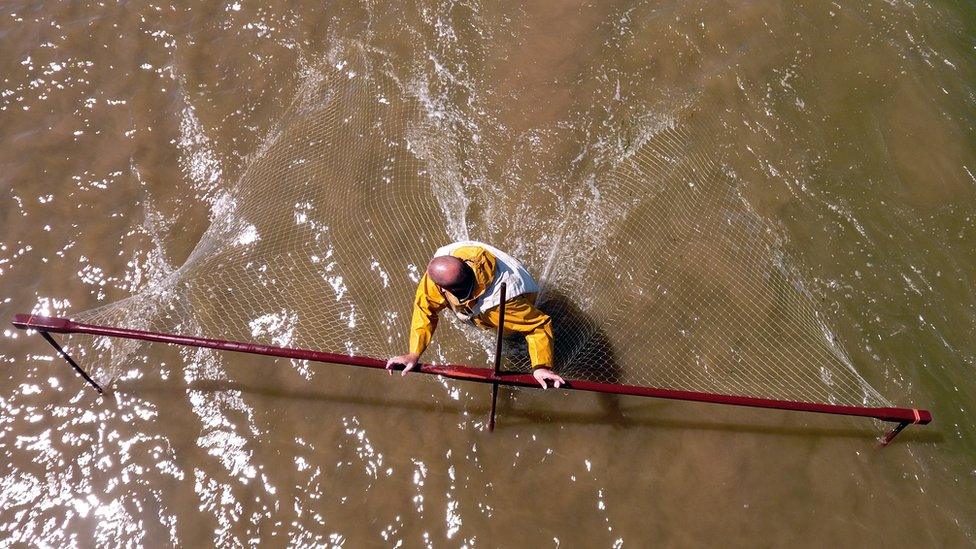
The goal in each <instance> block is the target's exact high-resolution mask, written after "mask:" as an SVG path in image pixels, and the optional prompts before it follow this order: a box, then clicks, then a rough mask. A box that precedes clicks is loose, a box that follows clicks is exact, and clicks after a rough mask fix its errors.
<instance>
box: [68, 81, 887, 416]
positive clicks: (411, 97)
mask: <svg viewBox="0 0 976 549" xmlns="http://www.w3.org/2000/svg"><path fill="white" fill-rule="evenodd" d="M428 113H429V109H425V108H424V107H423V105H422V102H421V101H420V99H418V95H417V94H412V93H410V91H409V90H408V89H407V87H406V86H404V85H403V84H402V83H401V82H399V81H398V80H396V79H395V78H394V77H392V76H389V75H388V74H385V73H384V72H383V71H379V70H368V68H363V67H359V68H357V70H355V71H353V70H352V69H350V67H348V66H345V67H340V68H331V69H330V70H327V71H324V72H323V74H321V75H320V77H318V78H315V79H310V81H309V82H307V83H306V84H305V85H304V86H303V87H302V89H301V90H300V91H299V93H298V94H297V97H296V98H295V99H294V101H293V103H292V105H291V107H290V108H289V109H288V111H287V113H286V115H285V116H284V117H283V119H282V120H281V121H280V122H279V124H278V125H277V127H276V128H275V129H274V131H272V132H271V134H270V135H269V136H268V138H267V139H266V142H265V143H264V145H263V146H262V147H261V149H260V150H259V151H257V152H256V153H255V155H254V157H253V159H252V160H251V161H250V162H249V164H248V166H247V168H246V170H245V171H244V173H243V175H242V176H241V178H240V180H239V181H238V183H237V184H236V185H235V186H234V187H233V188H232V189H231V190H230V191H229V192H228V194H227V195H226V196H225V197H224V198H223V199H221V200H219V201H218V202H217V205H216V206H215V208H214V212H213V218H212V223H211V225H210V227H209V229H208V230H207V231H206V232H205V234H204V235H203V236H202V238H200V241H199V242H198V243H197V245H196V247H195V249H193V251H192V253H191V254H190V255H189V257H188V258H187V259H186V261H185V263H183V265H182V266H180V267H179V268H178V269H176V270H175V271H173V272H172V273H171V274H169V275H168V276H166V277H165V278H163V279H161V280H158V281H155V282H154V283H152V284H150V285H149V286H148V287H146V288H145V289H144V290H142V291H141V292H140V293H138V294H136V295H134V296H132V297H130V298H128V299H125V300H122V301H119V302H116V303H112V304H109V305H107V306H104V307H101V308H98V309H94V310H90V311H87V312H82V313H78V314H76V315H74V316H73V319H74V320H77V321H81V322H86V323H91V324H98V325H106V326H118V327H125V328H131V329H138V330H147V331H153V332H165V333H176V334H183V335H190V336H201V337H208V338H215V339H224V340H232V341H242V342H252V343H261V344H267V345H275V346H283V347H296V348H305V349H315V350H322V351H328V352H332V353H340V354H349V355H362V356H373V357H378V358H385V357H388V356H392V355H394V354H400V353H402V352H405V350H406V345H407V331H408V327H409V323H410V311H411V309H410V307H411V303H412V298H413V295H414V291H415V287H416V284H417V281H418V279H419V276H420V274H421V273H422V270H423V268H424V266H425V265H426V262H427V261H428V260H429V258H430V256H431V254H432V253H433V251H434V250H435V249H436V248H438V247H439V246H442V245H444V244H445V243H448V242H451V241H454V240H458V239H462V238H471V239H476V240H481V241H485V242H489V243H491V244H493V245H495V246H497V247H499V248H501V249H503V250H507V251H509V252H510V253H511V254H512V255H513V256H515V257H518V258H519V259H520V260H521V261H522V262H523V263H524V264H525V265H526V266H527V267H528V268H529V270H530V271H532V272H533V273H534V274H535V275H536V276H537V277H538V278H539V279H540V282H541V284H542V287H543V291H542V293H541V295H540V298H539V304H540V306H541V308H542V309H544V310H546V311H547V312H549V313H550V314H551V315H552V317H553V322H554V327H555V332H556V349H557V353H556V354H557V363H556V369H557V371H559V372H560V373H561V374H562V375H563V376H564V377H566V378H567V379H576V380H593V381H601V382H607V383H619V384H628V385H637V386H648V387H659V388H665V389H676V390H685V391H699V392H707V393H719V394H727V395H742V396H751V397H760V398H770V399H780V400H791V401H807V402H819V403H830V404H844V405H854V406H872V407H874V406H890V404H889V403H888V402H887V401H886V400H885V399H884V398H883V397H882V396H881V395H879V394H878V393H877V392H876V391H875V390H873V389H872V388H871V387H870V386H869V385H868V384H867V383H866V382H865V381H864V379H863V378H862V377H861V376H860V375H858V373H857V372H856V371H855V370H854V368H853V366H852V364H851V361H850V360H849V359H848V358H847V356H846V355H845V354H844V352H843V351H842V349H841V348H840V347H839V346H838V344H837V343H836V342H835V341H834V338H833V337H832V335H831V333H830V331H829V330H828V328H827V327H826V326H825V324H824V322H823V321H822V319H821V318H820V316H819V315H818V312H817V310H816V307H815V305H814V302H813V300H812V299H811V297H810V296H809V295H808V294H807V293H806V292H805V291H804V290H803V287H802V285H800V284H799V282H798V279H797V277H795V276H793V275H792V274H791V272H790V271H789V269H788V268H786V267H785V266H784V264H783V261H782V256H781V253H780V251H779V247H778V245H777V240H776V238H775V237H774V236H773V233H772V232H771V231H770V230H769V229H768V227H767V226H766V225H765V224H764V222H763V221H762V219H761V218H760V217H759V216H758V215H757V214H756V213H755V212H754V211H752V210H751V209H750V208H749V206H748V205H747V203H746V202H745V201H744V200H742V198H741V196H740V195H739V193H738V192H737V189H736V187H735V186H734V185H733V184H732V182H731V180H730V178H729V177H728V176H727V175H726V174H725V173H724V172H723V167H722V164H721V161H720V159H718V158H715V157H714V154H715V153H714V150H715V149H714V148H713V145H712V143H711V142H710V138H709V136H710V131H711V130H710V126H709V124H708V122H707V121H703V120H702V118H703V117H702V116H700V115H698V114H696V113H695V112H694V111H693V110H692V109H685V110H680V111H679V112H677V113H676V114H673V115H672V116H669V117H665V118H664V119H663V120H662V121H661V122H660V123H659V124H657V125H656V126H654V127H653V128H651V129H648V130H647V131H644V132H643V133H642V134H641V135H639V136H638V137H636V138H634V139H633V142H632V143H631V144H630V146H629V147H628V148H627V149H626V152H624V153H622V154H620V155H618V156H619V158H616V159H614V160H613V162H612V163H611V164H610V165H609V166H608V167H607V168H606V169H605V170H603V171H602V173H596V174H594V176H593V177H589V178H585V180H584V181H581V182H579V183H577V184H575V186H576V187H577V188H572V187H573V185H574V184H573V183H566V184H565V185H567V188H566V190H567V191H571V192H572V193H574V196H575V198H574V199H572V200H566V201H565V202H563V203H561V204H560V207H561V208H563V210H562V211H546V208H548V206H538V205H536V204H533V202H532V200H531V193H525V192H524V187H523V189H522V190H521V191H520V190H518V189H513V188H509V187H505V186H499V187H498V188H497V189H492V190H491V191H490V192H481V194H480V195H478V196H470V195H468V194H466V192H465V191H466V189H467V188H468V187H465V185H464V182H463V181H460V180H459V177H460V176H458V175H457V174H458V173H460V170H458V169H457V167H458V165H460V164H461V163H462V162H463V161H464V159H463V153H464V151H462V150H459V148H458V147H455V146H451V145H450V144H449V141H447V140H445V139H441V138H440V137H439V136H440V135H441V132H445V131H449V128H446V127H443V124H444V123H443V122H442V120H440V119H438V118H437V117H436V116H430V115H429V114H428ZM526 184H530V183H526ZM527 197H528V198H527ZM473 202H480V204H479V205H480V207H481V208H482V211H483V212H485V215H486V216H488V217H490V218H491V219H492V220H493V221H492V223H478V224H473V223H471V224H469V223H467V222H466V212H467V211H468V208H469V207H471V205H472V203H473ZM493 211H494V212H497V215H492V212H493ZM512 212H522V213H526V212H528V213H529V214H531V215H520V214H519V215H516V214H512ZM529 219H538V220H544V221H540V223H551V222H552V221H553V220H554V219H555V220H559V221H558V223H556V225H558V230H555V231H547V230H544V229H545V227H549V226H553V225H539V226H538V227H534V228H533V227H527V226H526V224H531V222H529V221H526V220H529ZM533 229H535V233H536V234H537V235H538V234H539V233H540V232H541V233H543V234H545V235H546V236H537V237H535V238H534V239H529V240H526V237H525V236H524V235H526V234H532V233H533ZM520 235H521V236H520ZM448 317H451V315H444V318H442V321H441V325H440V327H439V329H438V332H437V334H436V336H435V338H434V340H435V344H434V345H433V346H432V347H431V349H430V350H428V352H427V354H426V355H425V359H426V360H430V361H437V362H442V363H469V364H471V363H473V364H474V365H476V366H481V365H484V364H485V361H487V359H489V358H490V354H489V352H487V351H488V349H489V348H490V346H491V345H490V342H491V335H490V334H485V333H482V332H480V331H478V330H477V329H475V328H471V327H468V326H465V325H462V324H460V323H458V322H456V321H454V320H453V318H451V319H450V320H449V319H448ZM73 341H74V342H75V343H77V341H78V340H77V339H74V340H73ZM92 343H93V344H92V345H90V346H89V348H88V349H87V352H85V353H84V355H85V359H84V360H85V362H86V363H87V364H88V365H89V366H97V370H96V371H97V376H98V377H99V378H101V379H105V378H111V377H113V376H114V375H116V373H117V372H118V369H119V368H120V367H121V366H122V365H124V364H125V363H126V361H127V360H128V359H129V358H130V356H131V353H132V352H133V351H134V350H135V349H136V348H137V345H138V343H136V342H132V341H125V340H117V339H115V340H112V341H109V340H107V339H104V338H97V339H95V340H94V341H93V342H92ZM73 348H74V350H75V351H76V352H79V351H82V350H83V349H80V348H79V347H78V345H76V344H75V345H73ZM505 367H506V369H508V370H512V369H515V370H519V369H521V370H526V369H527V368H528V364H527V359H526V357H525V352H524V347H522V348H520V347H519V346H518V345H517V344H516V345H514V346H512V347H511V348H510V349H509V351H508V356H507V358H506V366H505Z"/></svg>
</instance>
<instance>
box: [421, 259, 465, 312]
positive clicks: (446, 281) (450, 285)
mask: <svg viewBox="0 0 976 549" xmlns="http://www.w3.org/2000/svg"><path fill="white" fill-rule="evenodd" d="M427 276H429V277H430V279H431V280H433V281H434V284H437V285H438V286H440V287H441V288H443V289H445V290H447V291H449V292H451V293H452V294H454V297H456V298H458V299H460V300H462V301H463V300H465V299H468V298H469V297H471V292H472V291H473V290H474V282H475V279H474V270H472V269H471V267H469V266H468V264H467V263H465V262H464V261H461V260H460V259H458V258H456V257H454V256H450V255H445V256H440V257H435V258H434V259H432V260H430V263H428V264H427Z"/></svg>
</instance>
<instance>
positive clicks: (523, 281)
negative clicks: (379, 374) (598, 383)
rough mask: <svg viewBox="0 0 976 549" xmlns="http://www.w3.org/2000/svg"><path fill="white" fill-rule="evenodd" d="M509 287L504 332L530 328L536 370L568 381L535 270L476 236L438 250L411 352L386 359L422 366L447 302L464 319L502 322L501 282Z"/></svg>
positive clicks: (545, 377) (416, 305) (418, 299)
mask: <svg viewBox="0 0 976 549" xmlns="http://www.w3.org/2000/svg"><path fill="white" fill-rule="evenodd" d="M502 282H504V283H506V290H505V293H506V295H505V325H504V332H503V333H504V334H505V335H506V336H507V335H511V334H515V333H519V334H525V342H526V343H527V344H528V348H529V359H530V360H531V361H532V375H533V377H535V379H536V381H538V382H539V384H540V385H542V388H543V389H545V388H547V385H546V382H547V381H549V382H551V383H552V385H553V387H557V388H558V387H559V386H560V385H562V384H563V383H565V381H563V378H561V377H559V376H558V375H556V373H555V372H553V371H552V357H553V350H552V321H551V319H550V318H549V315H547V314H545V313H543V312H542V311H540V310H539V309H537V308H536V307H535V298H536V295H537V294H538V292H539V286H538V285H537V284H536V282H535V280H533V279H532V275H530V274H529V272H528V271H527V270H526V269H525V267H523V266H522V264H521V263H519V262H518V261H516V260H515V259H513V258H512V257H511V256H509V255H508V254H506V253H505V252H503V251H501V250H499V249H497V248H495V247H493V246H489V245H488V244H485V243H483V242H477V241H473V240H466V241H461V242H455V243H454V244H449V245H447V246H444V247H443V248H440V249H439V250H437V252H435V253H434V258H433V259H432V260H431V261H430V263H428V264H427V271H426V272H425V273H424V276H423V277H421V279H420V283H419V284H418V285H417V294H416V296H415V297H414V301H413V318H412V320H411V322H410V352H409V353H407V354H405V355H400V356H395V357H393V358H391V359H390V360H388V361H387V362H386V369H387V370H390V373H391V374H392V373H393V371H392V368H393V366H394V365H395V364H400V365H402V366H403V374H402V375H406V374H407V372H409V371H410V370H412V369H414V367H416V366H417V360H419V359H420V355H421V354H423V352H424V349H426V348H427V346H428V345H429V344H430V340H431V338H432V337H433V336H434V330H435V329H436V328H437V315H438V313H440V311H441V310H443V309H444V308H448V307H449V308H450V309H451V311H452V312H453V313H454V314H455V316H457V317H458V319H460V320H461V321H464V322H468V323H471V324H474V325H475V326H479V327H481V328H497V327H498V316H499V314H498V305H499V304H500V302H501V295H500V294H501V285H502Z"/></svg>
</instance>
